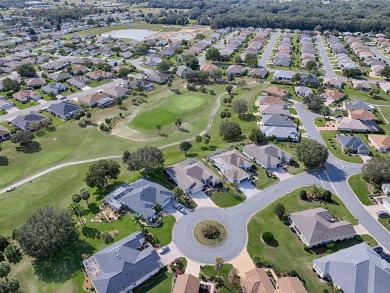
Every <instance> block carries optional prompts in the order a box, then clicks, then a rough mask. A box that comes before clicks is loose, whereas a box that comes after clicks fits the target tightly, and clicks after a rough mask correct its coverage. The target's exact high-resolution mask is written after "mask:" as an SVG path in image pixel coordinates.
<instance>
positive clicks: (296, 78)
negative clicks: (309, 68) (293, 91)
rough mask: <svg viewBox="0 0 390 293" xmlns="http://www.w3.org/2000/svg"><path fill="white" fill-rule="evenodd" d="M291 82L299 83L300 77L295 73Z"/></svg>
mask: <svg viewBox="0 0 390 293" xmlns="http://www.w3.org/2000/svg"><path fill="white" fill-rule="evenodd" d="M291 80H292V81H293V82H300V81H301V75H300V74H299V73H298V72H297V73H295V74H294V75H293V77H292V79H291Z"/></svg>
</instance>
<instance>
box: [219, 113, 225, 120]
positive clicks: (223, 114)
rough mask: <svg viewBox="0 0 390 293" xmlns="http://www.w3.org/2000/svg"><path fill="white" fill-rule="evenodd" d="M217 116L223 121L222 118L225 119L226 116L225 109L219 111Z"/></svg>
mask: <svg viewBox="0 0 390 293" xmlns="http://www.w3.org/2000/svg"><path fill="white" fill-rule="evenodd" d="M219 117H221V119H222V121H223V119H225V117H226V112H225V111H221V112H220V113H219Z"/></svg>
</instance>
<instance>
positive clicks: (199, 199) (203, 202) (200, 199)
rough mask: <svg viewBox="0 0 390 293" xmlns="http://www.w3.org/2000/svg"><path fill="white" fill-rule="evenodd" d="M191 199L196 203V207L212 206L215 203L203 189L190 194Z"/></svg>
mask: <svg viewBox="0 0 390 293" xmlns="http://www.w3.org/2000/svg"><path fill="white" fill-rule="evenodd" d="M191 197H192V199H193V200H194V201H195V202H196V204H197V205H198V208H213V207H217V206H216V204H215V203H214V202H213V201H212V200H211V199H210V197H208V196H207V194H206V193H204V192H203V191H200V192H197V193H195V194H192V195H191Z"/></svg>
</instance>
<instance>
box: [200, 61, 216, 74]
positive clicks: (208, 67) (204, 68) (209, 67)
mask: <svg viewBox="0 0 390 293" xmlns="http://www.w3.org/2000/svg"><path fill="white" fill-rule="evenodd" d="M217 70H219V69H218V67H217V66H216V65H214V64H209V63H204V64H202V65H201V66H200V71H203V72H207V73H210V72H214V71H217Z"/></svg>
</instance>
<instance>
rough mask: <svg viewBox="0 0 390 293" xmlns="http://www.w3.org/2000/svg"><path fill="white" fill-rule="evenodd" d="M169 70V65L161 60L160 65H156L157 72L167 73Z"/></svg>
mask: <svg viewBox="0 0 390 293" xmlns="http://www.w3.org/2000/svg"><path fill="white" fill-rule="evenodd" d="M169 68H171V64H170V63H169V62H168V61H167V60H165V59H163V60H162V61H161V63H160V64H158V65H157V70H158V71H161V72H167V71H168V70H169Z"/></svg>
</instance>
